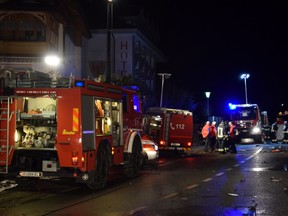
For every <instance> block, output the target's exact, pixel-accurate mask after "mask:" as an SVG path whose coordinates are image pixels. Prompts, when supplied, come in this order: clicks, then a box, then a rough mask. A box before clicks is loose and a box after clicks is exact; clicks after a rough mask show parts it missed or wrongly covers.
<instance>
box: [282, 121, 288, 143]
mask: <svg viewBox="0 0 288 216" xmlns="http://www.w3.org/2000/svg"><path fill="white" fill-rule="evenodd" d="M283 133H284V138H283V143H288V124H287V121H284V127H283Z"/></svg>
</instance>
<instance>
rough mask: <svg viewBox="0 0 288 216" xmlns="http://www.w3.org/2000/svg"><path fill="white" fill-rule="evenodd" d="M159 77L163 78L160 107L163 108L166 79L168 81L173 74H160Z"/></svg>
mask: <svg viewBox="0 0 288 216" xmlns="http://www.w3.org/2000/svg"><path fill="white" fill-rule="evenodd" d="M158 75H159V76H161V77H162V85H161V99H160V107H162V101H163V88H164V79H168V78H169V77H170V76H171V74H169V73H158Z"/></svg>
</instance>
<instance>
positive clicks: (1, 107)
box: [0, 97, 13, 173]
mask: <svg viewBox="0 0 288 216" xmlns="http://www.w3.org/2000/svg"><path fill="white" fill-rule="evenodd" d="M12 102H13V98H12V97H0V135H1V136H0V155H4V157H1V160H0V173H8V158H9V155H10V154H11V151H12V146H10V145H9V130H8V129H9V124H10V120H11V117H12V115H13V112H10V103H12ZM3 158H4V159H3Z"/></svg>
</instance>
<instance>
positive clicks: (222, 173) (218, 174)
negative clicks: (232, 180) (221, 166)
mask: <svg viewBox="0 0 288 216" xmlns="http://www.w3.org/2000/svg"><path fill="white" fill-rule="evenodd" d="M221 175H224V172H221V173H217V174H216V175H215V176H221Z"/></svg>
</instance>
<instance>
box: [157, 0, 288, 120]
mask: <svg viewBox="0 0 288 216" xmlns="http://www.w3.org/2000/svg"><path fill="white" fill-rule="evenodd" d="M154 2H155V1H154ZM287 9H288V8H287V6H285V4H284V1H283V2H282V1H281V2H280V1H277V2H276V1H253V0H241V1H240V0H239V1H172V0H157V6H156V7H153V9H152V10H153V11H157V10H158V11H159V13H158V15H157V22H159V23H160V25H159V27H160V33H161V43H160V44H158V45H159V46H160V49H161V50H162V51H163V52H164V54H165V55H166V56H167V57H168V63H167V68H164V69H163V72H167V73H172V76H171V78H170V79H169V80H167V81H165V82H166V83H167V85H171V82H172V83H173V85H179V86H181V87H182V88H186V89H187V90H189V91H191V93H192V94H193V95H196V97H198V100H199V99H200V100H201V98H202V100H205V95H204V92H205V91H211V92H212V93H211V97H210V99H209V100H210V107H211V110H212V112H214V114H215V115H221V114H222V113H223V111H224V110H225V108H226V107H227V104H228V102H234V103H245V88H244V86H245V85H244V80H241V79H240V75H241V74H242V73H249V74H250V78H249V79H247V95H248V102H249V103H257V104H259V106H260V108H261V109H262V111H264V110H266V111H268V116H269V117H270V118H271V119H273V118H275V117H276V115H277V113H278V111H280V108H281V107H280V106H281V104H282V103H284V104H287V102H288V96H287V93H286V86H287V84H288V70H287V69H288V50H287V48H288V34H287V27H288V13H287ZM168 88H169V87H168Z"/></svg>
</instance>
